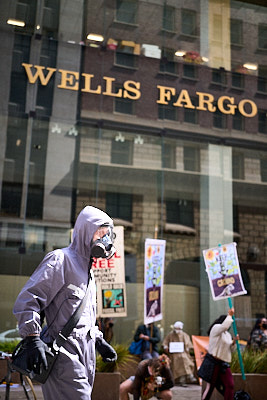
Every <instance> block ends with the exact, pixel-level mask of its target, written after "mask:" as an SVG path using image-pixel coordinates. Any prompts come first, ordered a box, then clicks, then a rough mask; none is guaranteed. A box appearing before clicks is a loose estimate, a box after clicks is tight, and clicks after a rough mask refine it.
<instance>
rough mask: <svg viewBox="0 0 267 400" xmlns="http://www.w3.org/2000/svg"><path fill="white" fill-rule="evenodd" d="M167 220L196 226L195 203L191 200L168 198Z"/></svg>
mask: <svg viewBox="0 0 267 400" xmlns="http://www.w3.org/2000/svg"><path fill="white" fill-rule="evenodd" d="M166 222H168V223H172V224H181V225H185V226H190V227H191V228H193V227H194V203H193V201H191V200H185V199H180V200H166Z"/></svg>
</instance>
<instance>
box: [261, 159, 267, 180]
mask: <svg viewBox="0 0 267 400" xmlns="http://www.w3.org/2000/svg"><path fill="white" fill-rule="evenodd" d="M261 181H262V182H267V159H261Z"/></svg>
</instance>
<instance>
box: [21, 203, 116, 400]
mask: <svg viewBox="0 0 267 400" xmlns="http://www.w3.org/2000/svg"><path fill="white" fill-rule="evenodd" d="M114 253H115V248H114V246H113V221H112V219H111V218H110V217H109V216H108V215H107V214H106V213H105V212H103V211H102V210H99V209H98V208H95V207H92V206H87V207H85V208H84V209H83V210H82V211H81V212H80V214H79V215H78V218H77V220H76V223H75V226H74V229H73V240H72V243H71V244H70V245H69V246H68V247H65V248H62V249H57V250H53V251H51V252H50V253H48V254H47V255H46V256H45V257H44V259H43V260H42V261H41V263H40V264H39V266H38V267H37V268H36V270H35V271H34V273H33V274H32V276H31V277H30V279H29V280H28V282H27V283H26V284H25V286H24V287H23V288H22V290H21V292H20V293H19V295H18V297H17V300H16V302H15V305H14V310H13V311H14V314H15V317H16V318H17V320H18V325H19V332H20V335H21V337H22V338H25V344H24V346H25V350H26V364H27V369H28V370H30V371H33V372H34V373H36V374H39V373H40V370H41V369H42V368H44V369H47V359H46V355H45V349H46V344H45V343H44V341H46V343H48V341H49V343H50V342H53V341H54V340H55V338H56V337H57V335H58V333H59V332H61V330H62V328H63V327H64V325H65V324H66V323H67V321H68V320H69V319H70V317H71V316H72V315H73V314H74V312H75V310H76V309H77V308H78V306H79V304H80V302H81V300H82V299H83V297H84V296H85V293H88V294H87V296H88V297H86V299H87V302H86V304H85V308H84V310H83V313H82V315H81V317H80V319H79V321H78V323H77V324H76V326H75V328H74V329H73V330H72V332H71V334H70V335H69V336H68V337H67V338H64V339H65V342H64V344H63V346H62V347H60V351H59V356H58V358H57V359H56V362H55V364H54V365H53V369H52V371H51V373H50V375H49V377H48V379H47V381H46V382H45V383H44V384H43V385H42V391H43V396H44V399H45V400H51V399H64V400H73V399H79V400H90V399H91V392H92V388H93V383H94V375H95V351H96V350H97V351H98V352H99V353H100V355H101V356H102V358H103V361H106V362H112V361H115V360H116V358H117V354H116V352H115V350H114V349H113V348H112V347H111V346H110V345H109V344H108V343H107V342H106V341H105V340H104V339H103V334H102V332H101V331H99V330H98V327H97V326H96V285H95V280H94V274H93V270H92V269H91V265H92V262H93V257H101V258H107V259H109V258H110V257H112V256H113V255H114ZM87 287H88V291H87ZM41 313H43V314H44V316H45V319H46V322H47V329H46V335H45V336H46V338H43V337H42V339H44V341H43V340H42V339H41V337H40V333H41V331H42V322H41V320H42V318H41Z"/></svg>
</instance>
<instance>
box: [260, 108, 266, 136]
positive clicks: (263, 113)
mask: <svg viewBox="0 0 267 400" xmlns="http://www.w3.org/2000/svg"><path fill="white" fill-rule="evenodd" d="M258 114H259V132H260V133H265V134H267V111H266V110H259V111H258Z"/></svg>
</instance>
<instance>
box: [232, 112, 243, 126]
mask: <svg viewBox="0 0 267 400" xmlns="http://www.w3.org/2000/svg"><path fill="white" fill-rule="evenodd" d="M244 126H245V123H244V117H243V115H242V114H241V113H240V112H239V111H238V110H236V111H235V114H234V115H233V129H235V130H237V131H243V130H244Z"/></svg>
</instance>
